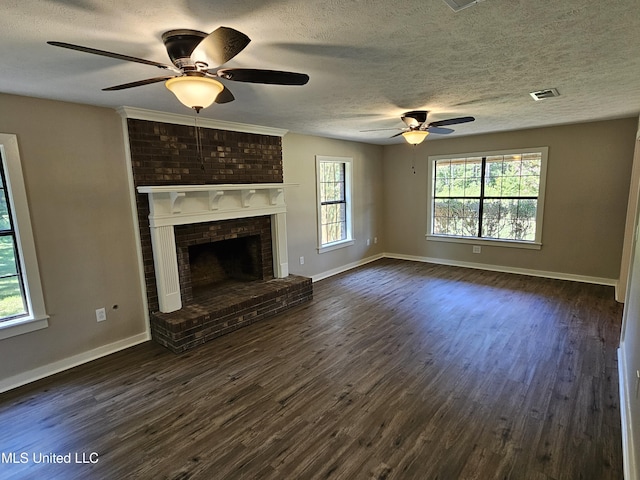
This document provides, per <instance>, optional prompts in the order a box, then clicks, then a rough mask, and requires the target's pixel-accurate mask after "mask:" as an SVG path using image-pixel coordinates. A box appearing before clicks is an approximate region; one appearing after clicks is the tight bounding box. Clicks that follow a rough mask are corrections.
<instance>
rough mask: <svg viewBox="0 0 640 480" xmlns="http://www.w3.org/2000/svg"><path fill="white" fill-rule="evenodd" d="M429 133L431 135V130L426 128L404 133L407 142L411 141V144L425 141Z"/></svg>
mask: <svg viewBox="0 0 640 480" xmlns="http://www.w3.org/2000/svg"><path fill="white" fill-rule="evenodd" d="M427 135H429V132H427V131H426V130H410V131H408V132H404V133H403V134H402V136H403V137H404V139H405V140H406V141H407V143H410V144H411V145H418V144H419V143H422V142H424V139H425V138H427Z"/></svg>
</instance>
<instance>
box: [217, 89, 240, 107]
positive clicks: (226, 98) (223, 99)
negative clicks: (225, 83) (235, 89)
mask: <svg viewBox="0 0 640 480" xmlns="http://www.w3.org/2000/svg"><path fill="white" fill-rule="evenodd" d="M235 99H236V97H234V96H233V93H231V91H230V90H229V89H228V88H227V87H224V90H222V91H221V92H220V93H219V94H218V96H217V97H216V103H218V104H221V103H229V102H233V101H234V100H235Z"/></svg>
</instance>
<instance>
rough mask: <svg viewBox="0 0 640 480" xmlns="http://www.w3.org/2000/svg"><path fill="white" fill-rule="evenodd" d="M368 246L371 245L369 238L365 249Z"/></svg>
mask: <svg viewBox="0 0 640 480" xmlns="http://www.w3.org/2000/svg"><path fill="white" fill-rule="evenodd" d="M369 245H371V239H370V238H367V247H368V246H369Z"/></svg>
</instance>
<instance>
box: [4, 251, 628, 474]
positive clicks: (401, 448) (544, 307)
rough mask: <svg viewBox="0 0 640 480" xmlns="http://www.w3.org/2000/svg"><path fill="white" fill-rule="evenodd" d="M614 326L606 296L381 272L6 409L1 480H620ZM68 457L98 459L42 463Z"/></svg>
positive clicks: (135, 354) (603, 291)
mask: <svg viewBox="0 0 640 480" xmlns="http://www.w3.org/2000/svg"><path fill="white" fill-rule="evenodd" d="M620 321H621V306H620V305H619V304H617V303H616V302H615V301H614V300H613V289H612V288H609V287H602V286H596V285H588V284H580V283H573V282H566V281H557V280H548V279H541V278H533V277H525V276H518V275H510V274H502V273H492V272H482V271H476V270H468V269H462V268H454V267H444V266H436V265H429V264H422V263H412V262H405V261H399V260H381V261H378V262H375V263H372V264H370V265H368V266H365V267H363V268H359V269H356V270H352V271H351V272H348V273H346V274H342V275H338V276H335V277H333V278H330V279H327V280H323V281H321V282H318V283H316V284H315V298H314V300H313V301H312V302H311V303H308V304H306V305H302V306H299V307H296V308H294V309H293V310H291V311H289V312H285V313H284V314H282V315H280V316H278V317H276V318H272V319H269V320H265V321H262V322H259V323H256V324H254V325H251V326H250V327H247V328H245V329H242V330H239V331H237V332H234V333H232V334H230V335H227V336H225V337H221V338H218V339H216V340H214V341H212V342H210V343H208V344H206V345H204V346H202V347H199V348H197V349H195V350H193V351H191V352H189V353H186V354H183V355H181V356H176V355H174V354H173V353H170V352H168V351H167V350H165V349H163V348H162V347H160V346H157V345H155V344H153V343H147V344H144V345H139V346H137V347H134V348H131V349H128V350H126V351H123V352H120V353H117V354H114V355H111V356H109V357H106V358H103V359H100V360H97V361H94V362H92V363H90V364H86V365H83V366H81V367H78V368H75V369H73V370H70V371H67V372H64V373H62V374H58V375H56V376H54V377H50V378H48V379H45V380H42V381H39V382H36V383H34V384H31V385H28V386H25V387H22V388H20V389H17V390H14V391H12V392H7V393H5V394H3V395H1V396H0V452H2V453H3V460H5V461H4V463H1V464H0V478H2V479H13V478H20V479H22V478H28V479H32V478H33V479H35V478H39V479H54V478H60V479H65V480H68V479H72V478H79V479H132V478H140V479H162V478H164V479H207V480H209V479H244V478H247V479H249V478H264V479H278V480H289V479H349V480H351V479H366V480H368V479H401V480H405V479H420V480H423V479H441V480H453V479H479V480H487V479H526V480H537V479H540V480H542V479H546V480H549V479H555V480H560V479H570V480H576V479H594V480H595V479H597V480H607V479H615V480H619V479H621V478H622V453H621V433H620V413H619V401H618V381H617V378H618V376H617V362H616V348H617V344H618V338H619V331H620ZM10 452H14V453H16V454H17V460H18V461H19V460H20V457H19V455H20V454H21V453H26V454H27V455H28V456H29V457H30V458H29V461H28V462H27V463H25V464H20V463H16V464H9V463H7V462H6V460H7V458H6V455H7V454H8V453H10ZM69 452H70V453H72V456H73V457H75V454H76V453H77V454H78V455H80V457H79V460H80V461H82V460H83V458H84V459H86V461H90V460H91V459H93V460H95V459H96V458H97V459H98V461H97V463H95V464H91V463H72V464H65V463H62V464H42V463H40V464H37V463H34V461H33V459H32V458H31V456H32V455H33V454H36V455H39V454H40V453H44V454H51V453H56V454H60V455H64V454H67V453H69ZM92 452H95V453H97V455H98V457H95V456H94V457H91V455H90V454H91V453H92ZM72 461H74V462H75V458H72Z"/></svg>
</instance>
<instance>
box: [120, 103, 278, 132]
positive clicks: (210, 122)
mask: <svg viewBox="0 0 640 480" xmlns="http://www.w3.org/2000/svg"><path fill="white" fill-rule="evenodd" d="M116 111H117V112H118V113H119V114H120V116H122V118H135V119H136V120H148V121H151V122H161V123H171V124H175V125H187V126H193V125H194V122H195V120H194V117H193V115H180V114H177V113H167V112H158V111H156V110H146V109H144V108H136V107H126V106H122V107H118V108H117V109H116ZM198 126H199V127H203V128H214V129H216V130H227V131H231V132H243V133H256V134H258V135H271V136H273V137H284V135H285V134H286V133H287V132H288V130H284V129H282V128H272V127H263V126H261V125H250V124H246V123H236V122H227V121H224V120H214V119H211V118H202V117H198Z"/></svg>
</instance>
